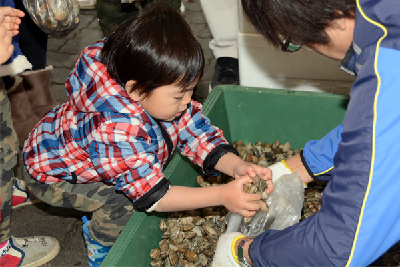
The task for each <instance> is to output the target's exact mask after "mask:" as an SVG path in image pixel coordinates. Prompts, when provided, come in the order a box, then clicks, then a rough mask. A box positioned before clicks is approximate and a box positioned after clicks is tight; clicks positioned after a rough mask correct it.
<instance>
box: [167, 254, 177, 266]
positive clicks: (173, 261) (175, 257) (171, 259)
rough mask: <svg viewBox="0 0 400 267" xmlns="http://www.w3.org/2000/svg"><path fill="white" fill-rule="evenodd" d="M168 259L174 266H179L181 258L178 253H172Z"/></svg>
mask: <svg viewBox="0 0 400 267" xmlns="http://www.w3.org/2000/svg"><path fill="white" fill-rule="evenodd" d="M168 257H169V261H170V263H171V265H172V266H176V265H178V261H179V256H178V253H176V251H171V252H170V253H169V255H168Z"/></svg>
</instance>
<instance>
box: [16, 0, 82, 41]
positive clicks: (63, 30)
mask: <svg viewBox="0 0 400 267" xmlns="http://www.w3.org/2000/svg"><path fill="white" fill-rule="evenodd" d="M23 3H24V6H25V9H26V10H27V11H28V13H29V15H30V17H31V18H32V20H33V21H34V22H35V23H36V25H37V26H39V28H40V29H41V30H42V31H44V32H45V33H48V34H50V35H51V36H54V37H64V36H66V35H68V33H70V32H71V31H73V30H74V29H76V27H78V25H79V3H78V1H77V0H23Z"/></svg>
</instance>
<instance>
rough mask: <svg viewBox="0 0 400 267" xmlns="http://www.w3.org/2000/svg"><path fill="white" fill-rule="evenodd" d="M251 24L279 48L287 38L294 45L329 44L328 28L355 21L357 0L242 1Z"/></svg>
mask: <svg viewBox="0 0 400 267" xmlns="http://www.w3.org/2000/svg"><path fill="white" fill-rule="evenodd" d="M242 6H243V13H244V14H245V17H246V18H247V19H248V21H250V23H251V24H252V25H253V26H254V27H255V28H256V30H257V31H259V32H260V33H261V34H262V35H263V36H264V37H265V38H266V39H267V40H269V41H270V42H271V43H272V44H273V45H274V46H275V47H278V46H280V45H281V44H282V41H283V39H286V40H288V39H289V38H290V40H291V41H292V42H293V43H298V44H305V45H313V44H323V45H327V44H329V42H330V39H329V36H328V35H327V34H326V32H325V29H326V28H327V27H330V26H334V20H335V19H339V18H343V17H347V18H354V14H355V10H356V1H355V0H242Z"/></svg>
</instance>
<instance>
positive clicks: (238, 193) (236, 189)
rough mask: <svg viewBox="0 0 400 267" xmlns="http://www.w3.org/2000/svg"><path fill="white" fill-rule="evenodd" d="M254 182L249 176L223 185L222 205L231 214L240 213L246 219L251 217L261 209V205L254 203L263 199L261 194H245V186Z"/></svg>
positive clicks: (221, 192)
mask: <svg viewBox="0 0 400 267" xmlns="http://www.w3.org/2000/svg"><path fill="white" fill-rule="evenodd" d="M251 181H252V178H250V177H249V176H244V177H241V178H238V179H235V180H233V181H231V182H229V183H227V184H224V185H222V188H221V191H220V203H221V205H224V206H225V207H226V208H227V209H228V210H229V211H230V212H232V213H239V214H240V215H242V216H244V217H251V216H254V215H255V214H256V212H257V211H258V210H260V209H261V203H252V201H257V200H260V199H261V194H248V193H244V192H243V185H244V184H245V183H249V182H251Z"/></svg>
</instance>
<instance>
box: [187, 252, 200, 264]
mask: <svg viewBox="0 0 400 267" xmlns="http://www.w3.org/2000/svg"><path fill="white" fill-rule="evenodd" d="M185 259H187V260H188V262H196V261H197V260H198V259H199V256H198V255H197V254H196V253H195V252H192V251H186V252H185Z"/></svg>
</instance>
